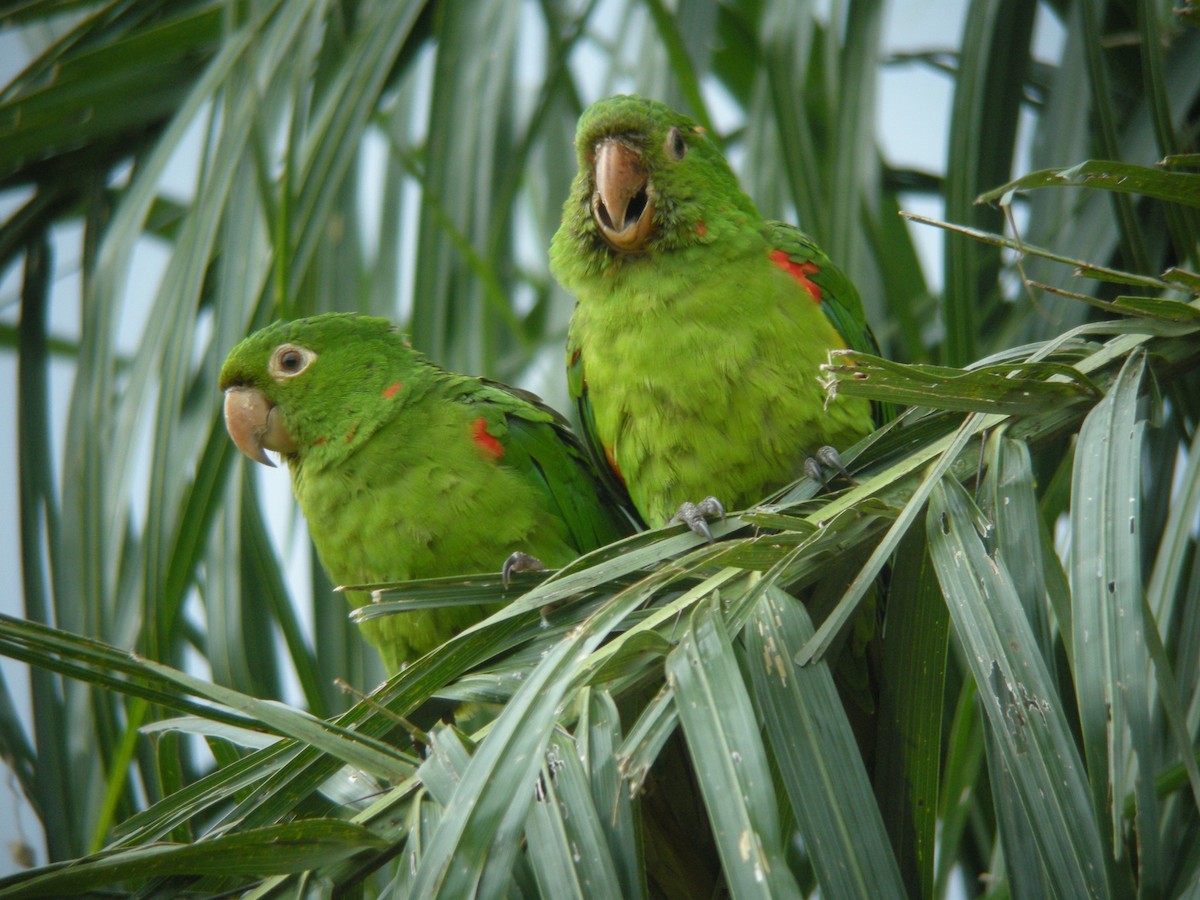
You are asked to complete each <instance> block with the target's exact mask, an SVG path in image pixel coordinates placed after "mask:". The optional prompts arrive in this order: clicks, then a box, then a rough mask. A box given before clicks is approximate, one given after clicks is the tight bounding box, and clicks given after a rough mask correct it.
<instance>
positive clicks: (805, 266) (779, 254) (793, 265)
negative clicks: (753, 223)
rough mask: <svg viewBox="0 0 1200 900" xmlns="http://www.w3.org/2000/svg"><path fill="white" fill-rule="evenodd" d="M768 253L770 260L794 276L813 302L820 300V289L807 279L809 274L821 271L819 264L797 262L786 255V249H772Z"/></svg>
mask: <svg viewBox="0 0 1200 900" xmlns="http://www.w3.org/2000/svg"><path fill="white" fill-rule="evenodd" d="M768 255H769V256H770V257H771V262H773V263H775V265H777V266H779V268H781V269H783V271H785V272H787V273H788V274H789V275H791V276H792V277H793V278H795V279H796V281H797V282H798V283H799V284H800V287H802V288H804V289H805V290H806V291H808V293H809V295H810V296H811V297H812V298H813V303H820V302H821V289H820V288H819V287H817V286H816V285H815V284H813V283H812V282H811V281H809V280H808V276H809V275H816V274H817V273H818V272H820V271H821V267H820V266H818V265H817V264H816V263H814V262H805V263H798V262H796V261H795V260H794V259H792V258H791V257H790V256H788V254H787V251H786V250H772V251H771V252H770V253H769V254H768Z"/></svg>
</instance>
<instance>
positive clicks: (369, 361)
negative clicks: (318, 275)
mask: <svg viewBox="0 0 1200 900" xmlns="http://www.w3.org/2000/svg"><path fill="white" fill-rule="evenodd" d="M220 387H221V390H223V391H224V392H225V418H226V424H227V426H228V429H229V432H230V435H231V436H232V437H233V439H234V442H235V443H236V444H237V446H238V447H239V448H240V449H241V450H242V452H243V453H245V454H246V455H247V456H249V457H250V458H251V459H254V460H256V461H258V462H262V463H266V464H267V465H271V462H270V459H269V458H268V457H267V456H266V454H265V453H264V450H273V451H275V452H277V453H279V454H280V455H281V456H282V458H283V459H284V460H286V462H287V464H288V469H289V470H290V472H291V476H292V487H293V489H294V491H295V494H296V498H297V500H298V501H299V502H300V507H301V509H302V510H303V512H304V516H305V518H306V519H307V520H308V525H309V531H310V532H311V534H312V539H313V543H314V544H315V546H316V549H317V553H318V555H319V556H320V558H321V562H322V564H323V565H324V566H325V568H326V569H327V570H328V572H329V575H330V577H331V578H332V579H333V581H334V582H335V583H337V584H369V583H377V582H385V581H403V580H407V579H417V578H432V577H438V576H446V575H458V574H469V573H477V572H497V571H499V569H500V567H501V564H502V563H503V562H504V561H505V559H506V558H507V557H508V556H509V555H510V554H512V553H514V552H524V553H528V554H531V555H533V556H535V557H537V558H539V559H540V560H541V561H542V562H543V563H545V564H546V565H547V566H549V567H551V568H554V567H558V566H562V565H564V564H565V563H567V562H569V561H571V560H572V559H574V558H576V557H577V556H579V555H580V554H582V553H585V552H587V551H589V550H592V549H594V548H596V547H599V546H602V545H604V544H607V543H610V542H612V541H614V540H616V539H618V538H619V537H621V536H623V535H624V534H627V533H628V532H629V530H630V524H629V519H628V518H627V517H626V516H625V514H624V513H623V512H622V511H621V508H620V506H619V505H618V504H616V503H615V502H614V501H613V500H611V499H610V498H609V497H608V496H607V495H606V493H605V489H604V488H603V486H602V485H601V484H600V481H599V479H598V478H597V475H596V472H595V470H594V469H593V467H592V465H591V464H590V462H589V461H588V459H587V456H586V454H585V452H584V449H583V447H582V446H581V445H580V444H579V442H578V440H577V439H576V438H575V436H574V435H573V434H572V433H571V432H570V430H569V429H568V427H567V424H566V422H565V421H564V420H563V419H562V417H561V416H559V415H558V414H557V413H555V412H554V411H553V410H551V409H550V408H548V407H547V406H545V405H544V404H542V403H541V401H539V400H538V398H537V397H535V396H534V395H532V394H529V393H527V392H525V391H520V390H517V389H515V388H510V387H507V386H505V385H502V384H498V383H496V382H492V381H487V380H485V379H482V378H471V377H467V376H463V375H456V374H453V373H451V372H446V371H444V370H442V369H440V368H438V367H437V366H435V365H434V364H433V363H431V362H429V360H427V359H426V358H425V357H424V356H422V355H421V354H420V353H418V352H416V351H415V350H413V349H412V348H411V347H410V346H409V345H408V343H407V342H406V340H405V339H404V337H403V336H402V335H401V334H399V333H398V332H397V331H396V330H395V329H393V327H392V326H391V324H390V323H389V322H388V321H387V320H386V319H378V318H368V317H363V316H355V315H349V314H341V313H331V314H326V315H321V316H314V317H312V318H308V319H300V320H296V321H290V322H277V323H275V324H274V325H271V326H269V327H267V328H264V329H263V330H261V331H259V332H257V333H255V334H253V335H251V336H250V337H248V338H246V339H245V340H244V341H242V343H240V344H239V345H238V346H237V347H235V348H234V349H233V351H232V352H231V353H230V354H229V357H228V358H227V359H226V360H225V364H224V365H223V366H222V368H221V377H220ZM347 596H348V597H349V599H350V602H351V603H352V604H354V605H355V606H359V605H362V604H364V603H367V602H369V599H370V598H369V595H367V594H366V593H364V592H349V593H348V594H347ZM484 612H485V610H483V609H482V608H462V607H448V608H442V609H430V610H420V611H414V612H410V613H401V614H398V615H395V616H386V617H381V618H377V619H372V620H370V621H368V622H366V623H364V626H363V627H364V631H365V634H366V637H367V638H368V640H370V641H371V643H372V644H374V645H375V647H376V648H377V649H378V651H379V653H380V655H381V656H382V657H383V660H384V663H385V664H386V665H387V667H388V669H389V671H395V670H397V669H398V668H399V667H400V666H402V665H403V663H404V662H406V661H408V660H412V659H415V658H417V657H418V656H420V655H422V654H424V653H426V652H428V651H429V650H431V649H433V648H434V647H436V646H438V645H439V644H441V643H443V642H444V641H445V640H447V639H448V638H449V637H451V636H452V635H454V634H455V633H457V632H458V631H460V630H462V629H463V628H465V627H467V626H469V625H471V624H473V623H474V622H476V621H478V620H479V619H480V618H482V616H483V615H484Z"/></svg>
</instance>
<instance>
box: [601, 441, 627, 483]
mask: <svg viewBox="0 0 1200 900" xmlns="http://www.w3.org/2000/svg"><path fill="white" fill-rule="evenodd" d="M604 458H605V459H607V460H608V467H609V468H610V469H612V470H613V474H614V475H616V476H617V480H619V481H620V482H621V484H624V483H625V476H624V475H622V474H621V467H620V466H618V465H617V458H616V457H615V456H614V455H613V449H612V447H605V448H604Z"/></svg>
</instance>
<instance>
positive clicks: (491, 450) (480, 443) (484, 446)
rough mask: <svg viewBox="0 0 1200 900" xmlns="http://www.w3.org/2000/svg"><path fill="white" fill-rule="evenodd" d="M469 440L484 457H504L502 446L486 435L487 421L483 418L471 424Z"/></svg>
mask: <svg viewBox="0 0 1200 900" xmlns="http://www.w3.org/2000/svg"><path fill="white" fill-rule="evenodd" d="M471 440H473V441H474V442H475V446H476V447H478V448H479V452H480V453H482V454H483V455H484V456H486V457H489V458H491V459H499V458H500V457H502V456H503V455H504V445H503V444H501V443H500V442H499V441H498V440H496V439H495V438H494V437H492V436H491V435H490V434H488V430H487V419H485V418H484V417H483V416H480V417H479V418H478V419H476V420H475V421H474V422H472V423H471Z"/></svg>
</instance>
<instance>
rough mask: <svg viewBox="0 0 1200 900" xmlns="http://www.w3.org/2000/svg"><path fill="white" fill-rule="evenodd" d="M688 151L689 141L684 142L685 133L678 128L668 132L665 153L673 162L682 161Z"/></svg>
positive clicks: (664, 146)
mask: <svg viewBox="0 0 1200 900" xmlns="http://www.w3.org/2000/svg"><path fill="white" fill-rule="evenodd" d="M687 151H688V145H687V141H686V140H684V137H683V132H682V131H680V130H679V129H678V128H675V127H672V128H671V130H670V131H668V132H667V140H666V143H665V144H663V152H664V153H666V154H667V156H669V157H671V159H673V160H676V161H678V160H681V159H683V157H684V154H686V153H687Z"/></svg>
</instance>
